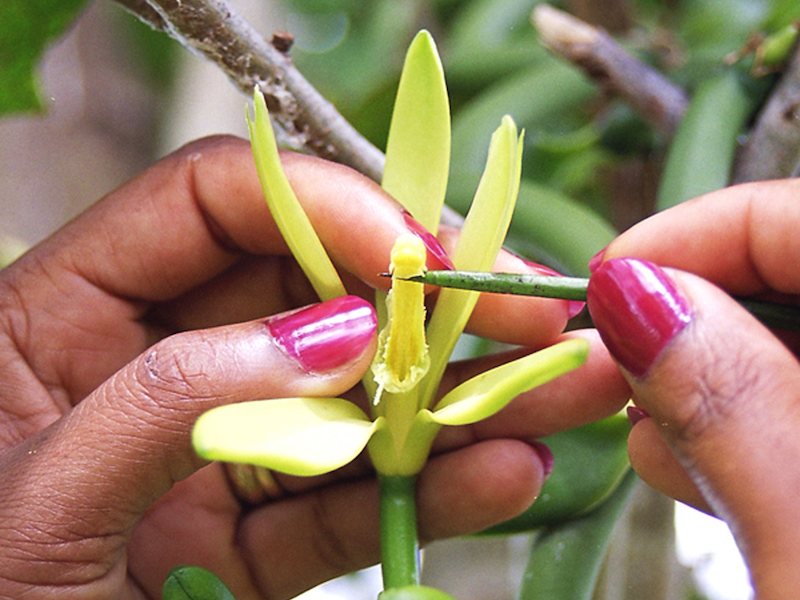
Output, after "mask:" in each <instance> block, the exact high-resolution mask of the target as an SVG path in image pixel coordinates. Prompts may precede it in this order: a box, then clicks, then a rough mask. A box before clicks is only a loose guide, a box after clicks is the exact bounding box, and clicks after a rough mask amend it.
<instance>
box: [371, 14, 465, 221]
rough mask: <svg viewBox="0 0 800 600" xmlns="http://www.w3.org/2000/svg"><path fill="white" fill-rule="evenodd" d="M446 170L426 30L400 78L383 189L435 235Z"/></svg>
mask: <svg viewBox="0 0 800 600" xmlns="http://www.w3.org/2000/svg"><path fill="white" fill-rule="evenodd" d="M449 167H450V103H449V100H448V97H447V87H446V85H445V80H444V72H443V70H442V63H441V61H440V59H439V55H438V53H437V51H436V44H435V43H434V41H433V38H432V37H431V35H430V34H429V33H428V32H427V31H424V30H423V31H420V32H419V33H418V34H417V36H416V37H415V38H414V41H413V42H412V43H411V46H410V47H409V49H408V53H407V55H406V61H405V64H404V66H403V73H402V75H401V77H400V87H399V89H398V91H397V99H396V100H395V105H394V111H393V113H392V123H391V126H390V128H389V140H388V142H387V145H386V166H385V168H384V171H383V181H382V183H381V185H382V187H383V189H385V190H386V191H387V192H388V193H389V194H391V195H392V196H393V197H394V198H395V199H396V200H397V201H398V202H400V204H402V205H403V206H404V207H405V208H406V210H408V211H409V212H410V213H411V214H412V215H413V216H414V218H415V219H416V220H417V221H419V222H420V223H421V224H422V225H423V226H424V227H425V228H426V229H427V230H428V231H430V232H432V233H434V234H435V233H436V231H437V229H438V226H439V216H440V215H441V210H442V204H444V197H445V193H446V191H447V175H448V170H449Z"/></svg>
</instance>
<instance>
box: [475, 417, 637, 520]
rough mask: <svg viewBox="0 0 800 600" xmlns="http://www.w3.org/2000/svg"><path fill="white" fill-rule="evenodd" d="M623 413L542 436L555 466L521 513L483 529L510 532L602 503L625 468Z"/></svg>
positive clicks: (572, 516)
mask: <svg viewBox="0 0 800 600" xmlns="http://www.w3.org/2000/svg"><path fill="white" fill-rule="evenodd" d="M630 430H631V425H630V422H629V421H628V417H627V416H626V415H625V413H618V414H616V415H614V416H612V417H608V418H606V419H603V420H602V421H597V422H595V423H589V424H588V425H583V426H582V427H577V428H575V429H570V430H568V431H561V432H559V433H556V434H554V435H550V436H547V437H545V438H543V439H542V440H541V441H542V442H544V443H545V444H546V445H547V447H548V448H550V450H552V452H553V456H554V457H555V464H556V468H555V469H554V470H553V473H552V475H550V478H549V479H548V480H547V481H546V482H545V484H544V486H542V491H541V493H540V494H539V498H538V499H537V500H536V502H534V503H533V505H532V506H531V507H530V508H528V509H527V510H526V511H525V512H523V513H522V514H520V515H518V516H516V517H514V518H513V519H510V520H508V521H506V522H504V523H501V524H499V525H495V526H494V527H491V528H490V529H488V530H487V531H485V532H484V533H486V534H489V535H497V534H503V535H506V534H516V533H522V532H526V531H533V530H534V529H539V528H541V527H543V526H552V525H555V524H558V523H563V522H565V521H570V520H572V519H575V518H577V517H580V516H582V515H584V514H586V513H587V512H589V511H590V510H592V509H593V508H595V507H597V506H598V505H600V504H601V503H602V502H604V501H605V500H606V499H607V498H608V497H609V496H610V495H611V494H612V493H613V491H614V490H615V489H616V488H617V486H618V485H619V483H620V481H621V480H622V478H623V477H624V475H625V473H627V472H628V471H629V470H630V461H629V460H628V443H627V442H628V434H629V433H630Z"/></svg>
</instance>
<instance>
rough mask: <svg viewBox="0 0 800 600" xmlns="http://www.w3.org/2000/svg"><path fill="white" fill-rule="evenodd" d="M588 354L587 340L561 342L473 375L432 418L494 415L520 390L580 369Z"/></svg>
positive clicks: (453, 420) (456, 421) (459, 421)
mask: <svg viewBox="0 0 800 600" xmlns="http://www.w3.org/2000/svg"><path fill="white" fill-rule="evenodd" d="M588 354H589V344H588V342H587V341H586V340H580V339H574V340H569V341H566V342H561V343H560V344H556V345H554V346H550V347H549V348H545V349H544V350H540V351H539V352H534V353H533V354H529V355H528V356H525V357H523V358H520V359H518V360H515V361H513V362H510V363H506V364H505V365H502V366H500V367H497V368H495V369H492V370H490V371H487V372H485V373H482V374H481V375H478V376H477V377H473V378H472V379H470V380H469V381H466V382H464V383H462V384H461V385H459V386H458V387H456V388H455V389H453V390H451V391H450V392H449V393H448V394H447V395H446V396H445V397H444V398H442V400H441V401H440V402H439V404H437V406H436V408H435V410H434V411H433V412H432V413H431V415H430V416H431V419H432V420H433V421H435V422H436V423H440V424H442V425H467V424H469V423H476V422H477V421H480V420H482V419H485V418H487V417H490V416H492V415H493V414H495V413H496V412H497V411H499V410H500V409H501V408H503V407H505V406H506V405H507V404H508V403H509V402H511V400H513V399H514V398H516V397H517V396H518V395H519V394H522V393H523V392H526V391H528V390H530V389H533V388H535V387H536V386H539V385H542V384H543V383H547V382H548V381H550V380H552V379H555V378H556V377H558V376H559V375H563V374H564V373H567V372H568V371H571V370H573V369H577V368H578V367H580V366H581V365H582V364H583V363H584V362H585V361H586V357H587V356H588Z"/></svg>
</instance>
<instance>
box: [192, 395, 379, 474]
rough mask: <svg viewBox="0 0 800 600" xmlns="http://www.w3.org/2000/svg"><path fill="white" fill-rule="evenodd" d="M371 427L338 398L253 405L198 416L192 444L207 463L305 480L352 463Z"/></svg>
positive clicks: (361, 414)
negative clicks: (248, 467)
mask: <svg viewBox="0 0 800 600" xmlns="http://www.w3.org/2000/svg"><path fill="white" fill-rule="evenodd" d="M376 427H377V424H376V423H373V422H372V421H370V419H369V418H368V417H367V415H365V414H364V412H363V411H362V410H361V409H360V408H358V407H357V406H356V405H355V404H353V403H352V402H348V401H346V400H342V399H340V398H282V399H279V400H257V401H253V402H240V403H238V404H228V405H226V406H220V407H217V408H214V409H212V410H210V411H208V412H207V413H205V414H203V415H202V416H201V417H200V418H199V419H198V420H197V423H196V424H195V426H194V430H193V432H192V443H193V444H194V448H195V451H196V452H197V453H198V454H199V455H200V456H202V457H203V458H207V459H209V460H224V461H228V462H239V463H248V464H253V465H258V466H262V467H266V468H268V469H273V470H275V471H280V472H282V473H289V474H291V475H301V476H311V475H320V474H322V473H328V472H330V471H333V470H334V469H338V468H339V467H342V466H344V465H346V464H347V463H349V462H350V461H351V460H353V459H354V458H355V457H356V456H358V455H359V453H360V452H361V451H362V450H363V449H364V447H365V446H366V445H367V442H368V441H369V438H370V437H371V436H372V434H373V432H374V431H375V428H376Z"/></svg>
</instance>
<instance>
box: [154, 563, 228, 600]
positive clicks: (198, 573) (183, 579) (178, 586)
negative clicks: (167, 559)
mask: <svg viewBox="0 0 800 600" xmlns="http://www.w3.org/2000/svg"><path fill="white" fill-rule="evenodd" d="M161 597H162V598H163V600H236V598H234V596H233V594H232V593H231V591H230V590H229V589H228V587H227V586H226V585H225V584H224V583H222V581H221V580H220V578H219V577H217V576H216V575H214V573H212V572H211V571H208V570H206V569H203V568H200V567H191V566H188V565H180V566H178V567H175V568H174V569H172V570H171V571H170V572H169V575H167V579H166V581H165V582H164V587H163V588H162V590H161Z"/></svg>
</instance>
